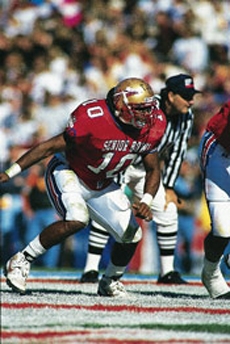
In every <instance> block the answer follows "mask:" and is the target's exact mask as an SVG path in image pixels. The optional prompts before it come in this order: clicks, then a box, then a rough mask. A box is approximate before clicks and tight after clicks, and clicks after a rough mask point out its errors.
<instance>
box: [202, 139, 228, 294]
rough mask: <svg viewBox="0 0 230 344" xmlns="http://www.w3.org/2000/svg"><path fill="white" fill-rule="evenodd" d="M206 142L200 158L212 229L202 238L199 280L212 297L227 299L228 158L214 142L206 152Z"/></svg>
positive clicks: (203, 144)
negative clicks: (224, 258) (224, 269)
mask: <svg viewBox="0 0 230 344" xmlns="http://www.w3.org/2000/svg"><path fill="white" fill-rule="evenodd" d="M205 142H207V141H206V140H205V139H204V141H202V142H201V147H203V152H205V154H206V155H205V157H206V159H202V160H201V162H202V163H203V162H205V165H204V191H205V196H206V200H207V203H208V209H209V213H210V218H211V232H210V233H209V234H208V236H207V237H206V239H205V242H204V251H205V257H204V264H203V269H202V282H203V284H204V286H205V287H206V289H207V291H208V292H209V295H210V296H211V297H212V298H214V299H215V298H226V299H229V298H230V288H229V286H228V285H227V283H226V281H225V279H224V276H223V274H222V272H221V269H220V261H221V257H222V255H223V253H224V250H225V248H226V246H227V245H228V243H229V241H230V217H229V213H230V182H229V181H230V159H229V155H227V154H225V151H224V149H223V148H222V147H221V146H220V145H217V143H216V142H214V144H213V146H212V154H211V155H209V152H210V150H208V149H207V148H208V146H207V147H206V145H205ZM209 147H210V146H209ZM203 157H204V155H202V158H203Z"/></svg>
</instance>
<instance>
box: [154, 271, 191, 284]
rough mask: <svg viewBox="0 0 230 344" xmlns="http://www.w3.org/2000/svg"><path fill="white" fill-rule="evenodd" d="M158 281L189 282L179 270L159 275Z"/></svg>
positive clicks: (165, 282) (169, 282)
mask: <svg viewBox="0 0 230 344" xmlns="http://www.w3.org/2000/svg"><path fill="white" fill-rule="evenodd" d="M157 283H162V284H188V282H187V281H185V280H183V278H181V276H180V274H179V272H178V271H170V272H168V273H167V274H166V275H164V276H159V277H158V280H157Z"/></svg>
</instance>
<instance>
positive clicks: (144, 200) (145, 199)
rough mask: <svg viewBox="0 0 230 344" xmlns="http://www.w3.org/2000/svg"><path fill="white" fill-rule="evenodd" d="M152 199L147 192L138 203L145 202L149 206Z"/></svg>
mask: <svg viewBox="0 0 230 344" xmlns="http://www.w3.org/2000/svg"><path fill="white" fill-rule="evenodd" d="M152 200H153V196H152V195H150V194H149V193H145V194H144V195H143V197H142V199H141V200H140V203H145V204H147V205H148V206H149V207H150V206H151V204H152Z"/></svg>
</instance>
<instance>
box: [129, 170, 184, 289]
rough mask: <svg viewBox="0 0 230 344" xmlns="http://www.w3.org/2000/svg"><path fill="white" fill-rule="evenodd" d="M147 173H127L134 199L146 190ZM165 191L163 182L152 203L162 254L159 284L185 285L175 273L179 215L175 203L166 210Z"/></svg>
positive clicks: (133, 171) (135, 171)
mask: <svg viewBox="0 0 230 344" xmlns="http://www.w3.org/2000/svg"><path fill="white" fill-rule="evenodd" d="M144 181H145V172H144V171H143V170H141V169H138V168H134V167H132V168H131V169H130V168H129V169H128V170H127V171H126V174H125V183H126V184H127V185H128V186H129V188H130V190H131V191H132V192H133V195H134V197H136V198H138V199H141V197H142V194H143V189H144ZM165 199H166V196H165V189H164V187H163V184H162V182H161V183H160V186H159V189H158V191H157V194H156V196H155V197H154V200H153V203H152V213H153V219H154V222H155V223H154V227H155V228H156V234H157V243H158V246H159V252H160V257H159V260H160V275H159V279H158V282H159V283H166V284H184V283H187V282H186V281H185V280H183V279H182V278H181V276H180V274H179V273H178V272H177V271H175V267H174V263H175V250H176V242H177V232H178V213H177V207H176V205H175V204H174V203H169V205H168V206H167V208H166V209H165Z"/></svg>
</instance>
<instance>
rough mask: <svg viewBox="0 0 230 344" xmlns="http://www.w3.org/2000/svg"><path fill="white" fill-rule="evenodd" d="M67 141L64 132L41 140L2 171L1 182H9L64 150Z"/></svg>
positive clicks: (0, 174)
mask: <svg viewBox="0 0 230 344" xmlns="http://www.w3.org/2000/svg"><path fill="white" fill-rule="evenodd" d="M65 149H66V142H65V140H64V137H63V133H62V134H59V135H57V136H55V137H53V138H51V139H49V140H47V141H44V142H41V143H39V144H38V145H36V146H34V147H33V148H31V149H30V150H28V151H27V152H26V153H25V154H23V155H22V156H21V157H20V158H19V159H18V160H17V161H15V163H14V164H13V165H12V166H10V167H9V168H8V169H7V170H6V171H4V172H2V173H0V183H4V182H7V181H8V180H9V179H10V178H13V177H14V176H16V175H17V174H19V173H20V172H21V171H23V170H25V169H27V168H29V167H30V166H32V165H34V164H36V163H37V162H39V161H41V160H43V159H45V158H47V157H49V156H51V155H52V154H54V153H57V152H61V151H64V150H65Z"/></svg>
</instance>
